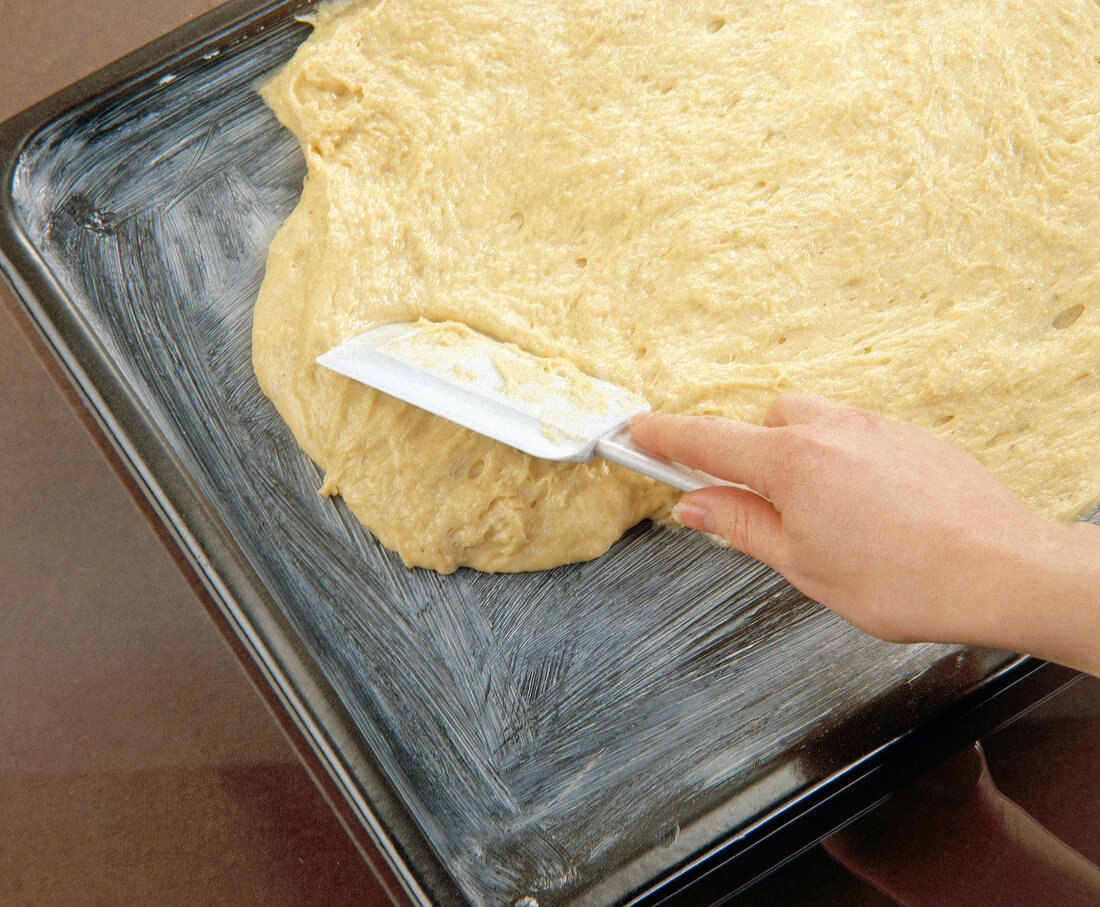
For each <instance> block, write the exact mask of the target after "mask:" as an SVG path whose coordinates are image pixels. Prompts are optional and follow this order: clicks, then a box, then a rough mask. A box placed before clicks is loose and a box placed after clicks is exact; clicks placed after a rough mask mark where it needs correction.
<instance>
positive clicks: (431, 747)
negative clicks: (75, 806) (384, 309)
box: [0, 3, 1052, 905]
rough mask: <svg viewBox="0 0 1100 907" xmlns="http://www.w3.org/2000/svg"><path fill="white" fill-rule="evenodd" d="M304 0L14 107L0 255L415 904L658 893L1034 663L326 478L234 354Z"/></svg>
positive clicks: (294, 171)
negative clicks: (430, 557)
mask: <svg viewBox="0 0 1100 907" xmlns="http://www.w3.org/2000/svg"><path fill="white" fill-rule="evenodd" d="M303 5H305V4H300V3H282V4H269V5H267V6H264V7H261V8H260V9H259V10H256V9H255V8H254V7H253V5H251V4H245V3H235V4H230V5H229V6H227V7H224V8H222V9H221V10H219V11H217V12H216V13H214V14H212V15H211V16H208V17H206V18H204V19H202V20H199V21H198V22H196V23H194V24H193V25H191V26H189V27H188V28H187V29H185V30H183V31H182V32H181V33H180V34H179V35H177V36H176V39H175V40H174V41H170V42H162V43H160V44H159V45H157V46H155V47H153V48H151V49H146V50H145V51H142V52H139V53H138V54H137V55H135V56H134V57H132V58H129V59H128V60H125V61H122V63H120V64H118V65H116V66H115V67H112V68H111V69H110V70H109V71H107V72H106V73H104V74H102V75H99V76H97V77H93V79H92V80H91V81H90V82H88V83H85V84H83V85H79V86H76V87H75V88H74V89H72V90H70V91H68V92H66V93H63V94H62V95H61V96H59V97H58V98H55V99H52V100H51V101H48V102H45V103H44V104H43V105H40V107H39V108H37V109H34V110H32V111H30V112H29V113H28V114H26V115H23V116H21V117H19V118H16V119H15V120H13V121H11V122H10V123H9V124H7V125H6V126H5V127H4V129H5V131H4V132H3V135H2V140H3V143H2V145H0V153H2V154H3V155H4V158H5V160H0V163H5V166H7V167H8V168H9V169H8V171H7V172H8V181H7V182H6V183H5V194H4V198H3V204H4V208H5V210H4V224H3V229H2V231H0V242H2V248H3V253H4V256H3V265H4V269H5V271H6V273H7V274H8V276H9V277H10V278H11V280H12V282H13V284H14V285H15V286H16V288H17V291H18V292H19V295H20V296H21V298H22V299H23V300H24V302H25V304H26V306H27V313H28V314H29V315H30V317H31V318H32V319H33V321H34V322H35V324H36V325H37V326H38V328H39V330H40V331H41V332H42V334H43V335H44V337H45V338H46V339H47V341H48V343H49V344H50V345H51V346H52V348H53V350H54V352H55V353H56V355H57V356H58V357H59V359H60V360H61V361H62V362H63V363H64V364H65V366H66V367H67V368H68V370H69V372H70V374H71V376H72V378H73V381H74V383H76V385H77V386H78V387H79V388H80V390H81V392H82V393H83V394H84V395H85V397H86V399H87V401H88V402H89V404H90V406H91V407H92V408H93V410H94V411H95V413H96V415H97V418H98V419H99V421H100V424H101V425H102V427H103V428H104V430H105V432H107V434H108V435H109V436H110V438H111V440H112V442H113V443H114V444H115V445H116V447H117V449H118V450H119V451H120V453H121V454H122V455H123V457H124V458H125V460H126V461H127V463H128V465H129V467H130V469H131V470H132V472H133V474H134V475H135V476H136V477H137V479H138V480H139V482H140V483H141V485H142V487H143V488H144V490H145V493H146V494H147V495H148V496H149V498H150V500H151V501H152V502H153V504H154V506H155V507H156V508H157V510H158V512H159V513H160V514H161V516H162V518H163V519H164V521H165V523H166V525H167V526H168V527H169V529H170V531H171V532H172V533H173V534H174V536H175V538H176V540H177V543H178V544H179V545H180V546H181V548H182V549H183V550H184V551H185V553H186V554H187V556H188V557H189V558H190V560H191V563H192V566H193V568H194V570H195V571H196V573H197V574H198V575H199V576H200V577H201V578H202V580H203V582H204V583H205V584H206V585H207V587H208V589H209V590H210V592H211V594H212V595H213V596H214V598H215V600H216V601H217V603H218V605H219V607H221V608H222V609H223V611H224V612H225V614H226V616H227V617H228V618H229V620H230V622H231V623H232V624H233V626H234V627H235V629H236V632H237V633H239V634H240V635H241V637H242V639H244V640H245V642H246V644H247V645H248V647H249V649H250V650H251V652H252V653H253V655H254V657H255V658H256V659H257V660H258V661H259V662H260V664H261V665H262V667H263V670H264V671H265V673H266V675H267V678H268V680H269V682H270V683H271V684H272V687H273V689H274V690H275V691H276V692H277V694H278V696H279V697H280V699H281V701H282V704H283V706H284V707H285V708H286V709H287V710H288V711H289V712H290V713H291V714H292V715H293V716H294V718H295V720H296V721H297V722H298V724H299V725H300V727H301V730H302V733H303V735H304V736H305V737H306V738H307V739H308V740H309V742H310V745H311V746H313V747H314V749H315V750H316V752H317V753H318V755H319V756H320V758H321V760H322V762H323V763H324V764H325V766H326V768H327V770H328V771H329V772H330V773H331V774H332V775H333V778H334V779H336V782H337V783H338V785H339V787H340V789H341V791H342V793H343V794H344V796H346V797H347V798H348V801H349V803H351V804H352V806H353V808H354V810H355V812H356V815H357V817H358V818H359V820H360V821H361V822H362V823H363V825H364V827H365V828H367V829H368V831H369V832H370V835H371V837H372V839H373V840H374V841H375V843H377V844H378V845H379V846H380V847H382V848H383V849H384V850H385V851H386V852H387V854H388V856H389V857H390V859H391V860H392V861H393V863H394V865H395V867H396V868H397V870H398V872H399V873H400V874H401V875H402V877H403V879H404V881H405V884H406V885H407V886H408V890H409V892H410V893H411V894H412V895H413V897H414V898H416V899H431V900H436V901H442V902H451V903H462V902H469V903H474V904H498V903H512V902H514V901H516V900H518V899H521V898H523V897H525V896H528V895H529V896H532V897H534V898H536V899H537V901H538V903H539V904H542V905H549V904H558V903H606V902H622V901H626V900H629V899H631V898H632V897H635V896H640V895H644V894H645V893H646V892H647V891H648V892H650V894H651V895H652V896H654V897H656V896H657V895H653V894H652V892H653V890H655V886H659V884H660V883H662V882H664V883H667V884H668V886H670V887H669V888H667V889H666V890H671V887H675V885H678V884H680V883H681V882H683V881H684V880H690V879H692V878H693V877H699V876H702V875H704V874H705V872H706V871H709V869H710V868H711V864H713V863H715V862H724V861H727V860H729V861H734V860H735V858H736V857H737V855H738V854H739V853H741V852H742V851H744V850H746V849H748V848H749V845H750V844H752V843H753V842H754V841H755V840H757V839H759V838H761V837H762V836H764V837H766V836H767V835H768V834H771V831H770V830H769V829H771V828H773V827H779V826H780V825H790V824H791V823H792V819H793V818H795V817H798V816H805V815H807V814H808V813H809V811H810V808H811V807H814V808H817V807H819V806H820V804H821V802H822V800H823V799H824V794H823V792H828V791H829V790H830V787H829V786H830V785H831V784H832V785H837V786H846V785H848V781H849V780H850V779H851V778H853V777H855V776H856V775H857V774H861V773H862V774H866V772H867V771H870V768H872V767H874V766H881V765H882V764H884V763H883V760H884V758H885V756H884V754H885V755H889V754H890V753H891V752H893V750H892V748H898V747H900V746H901V745H902V743H904V742H905V741H906V740H908V739H909V738H912V737H914V735H916V736H919V735H920V733H921V732H922V729H923V731H927V730H928V729H929V728H934V727H937V726H947V725H946V724H943V723H944V722H946V720H947V719H946V718H945V716H950V715H955V716H956V718H957V717H958V716H959V715H962V714H964V713H965V712H966V710H967V709H972V707H973V706H974V704H975V703H978V702H980V701H985V700H990V699H992V698H993V695H994V693H996V692H998V691H999V690H1001V689H1003V688H1005V687H1007V686H1010V685H1012V684H1013V683H1016V682H1017V681H1018V680H1019V679H1020V678H1027V677H1029V676H1032V675H1034V674H1035V672H1036V668H1037V665H1036V663H1034V662H1029V661H1026V660H1019V659H1012V658H1010V657H1008V656H1005V655H1003V654H999V653H992V652H982V651H974V650H965V651H964V650H958V649H952V648H947V647H942V646H913V647H902V646H894V645H889V644H887V643H883V642H879V641H877V640H874V639H872V638H870V637H868V636H866V635H863V634H861V633H860V632H858V631H856V630H854V629H853V628H851V627H850V626H848V625H847V624H845V623H844V622H843V621H841V620H839V619H837V618H835V617H833V616H832V615H830V614H829V613H827V612H824V611H822V610H821V609H819V608H817V607H816V606H814V605H813V604H811V603H809V602H807V601H805V600H804V599H803V598H801V597H800V596H799V595H798V594H796V593H795V592H793V591H792V590H791V589H790V588H789V587H788V586H786V585H785V584H784V583H783V582H782V581H780V580H778V579H777V578H776V577H775V576H774V575H773V574H771V573H770V572H768V571H766V570H764V569H762V568H761V567H760V566H759V565H758V564H755V563H753V562H751V561H749V560H747V559H745V558H743V557H740V556H738V555H736V554H734V553H732V552H730V551H727V550H722V549H718V548H716V547H713V546H712V545H710V544H709V543H708V542H707V541H706V540H704V539H702V538H699V537H697V536H694V535H691V534H687V533H679V534H678V533H676V532H673V531H669V530H660V529H657V528H654V527H652V526H648V525H647V526H642V527H639V528H637V529H635V530H634V531H632V532H631V533H629V534H628V535H627V536H626V537H625V538H624V539H623V540H622V541H621V542H620V543H619V544H617V545H616V546H615V547H614V548H613V550H612V551H611V552H610V553H609V554H607V555H606V556H605V557H602V558H600V559H598V560H596V561H594V562H591V563H587V564H579V565H574V566H570V567H564V568H560V569H557V570H554V571H550V572H545V573H536V574H527V575H501V576H489V575H484V574H477V573H473V572H468V571H459V572H458V573H455V574H453V575H450V576H438V575H435V574H432V573H427V572H422V571H409V570H406V569H405V568H404V567H403V566H402V565H401V563H400V562H399V560H398V559H397V558H396V557H395V556H393V555H391V554H389V553H388V552H386V551H384V550H383V549H381V548H380V547H379V546H378V545H377V544H376V543H375V542H374V540H373V539H372V538H371V537H370V535H369V534H368V533H367V532H366V531H365V530H364V529H363V528H362V527H361V526H360V525H359V524H358V523H357V522H356V521H355V520H354V519H353V518H351V517H350V515H349V513H348V511H347V510H346V508H344V506H343V505H342V504H341V503H340V502H339V501H336V502H333V501H330V500H327V499H324V498H321V497H320V496H318V495H317V493H316V489H317V488H318V486H319V484H320V478H319V476H318V473H317V470H316V469H315V468H314V466H313V465H312V464H311V463H310V462H309V461H308V460H307V459H306V457H305V456H304V455H303V454H302V453H301V452H300V451H299V450H298V448H297V446H296V444H295V443H294V440H293V439H292V437H291V436H290V434H289V432H288V431H287V430H286V428H285V427H284V426H283V424H282V422H281V421H280V420H279V418H278V417H277V415H276V414H275V412H274V411H273V409H272V407H271V406H270V404H269V403H268V402H267V400H266V399H265V398H264V397H263V396H262V394H261V393H260V391H259V389H258V387H257V385H256V382H255V379H254V377H253V374H252V370H251V366H250V358H249V355H250V330H251V308H252V303H253V300H254V298H255V295H256V292H257V289H258V287H259V283H260V280H261V278H262V275H263V269H264V260H265V254H266V249H267V244H268V242H269V241H270V239H271V237H272V236H273V234H274V232H275V230H276V229H277V228H278V226H279V224H280V223H281V222H282V220H283V219H284V218H285V217H286V216H287V215H288V214H289V213H290V211H291V210H292V209H293V207H294V205H295V203H296V201H297V198H298V194H299V192H300V188H301V182H302V178H303V175H304V167H303V162H302V159H301V156H300V154H299V152H298V149H297V146H296V145H295V143H294V141H293V140H292V138H291V137H290V136H289V135H288V134H286V133H285V132H284V131H283V130H281V129H280V128H279V126H278V124H277V123H276V121H275V119H274V117H273V116H272V115H271V114H270V113H269V111H268V110H267V109H266V108H265V107H264V105H263V104H262V103H261V101H260V99H259V98H258V96H257V95H256V94H255V93H254V91H253V90H252V88H251V85H252V82H253V81H254V80H255V79H256V78H257V77H258V76H260V75H261V74H263V73H264V72H266V71H268V70H269V69H271V68H272V67H274V66H276V65H277V64H279V63H280V62H282V61H284V60H285V59H287V58H288V57H289V56H290V54H291V53H292V52H293V50H294V48H295V46H296V45H297V43H298V42H299V41H301V40H302V38H303V37H304V36H305V35H306V34H307V32H308V26H306V25H304V24H302V23H300V22H297V21H295V20H294V19H293V15H292V14H293V13H294V12H295V11H296V10H297V9H298V8H299V7H301V6H303ZM181 47H182V48H183V49H181ZM24 139H26V141H25V144H23V142H24ZM18 146H21V147H18ZM1051 682H1052V681H1049V680H1048V681H1047V686H1048V687H1049V685H1050V683H1051ZM1039 686H1040V687H1041V686H1042V685H1041V684H1040V685H1039ZM1038 688H1039V687H1036V689H1038ZM964 694H966V695H967V697H969V698H966V697H964ZM1030 695H1031V696H1032V698H1034V696H1035V695H1037V693H1034V692H1033V693H1032V694H1030ZM960 703H962V704H965V708H962V707H961V706H960ZM1002 717H1003V716H1002ZM992 720H996V719H990V718H987V719H985V721H986V724H988V723H989V722H990V721H992ZM952 727H954V725H952ZM974 727H979V728H980V727H982V725H981V722H980V721H977V722H976V723H974V724H973V725H972V726H970V727H969V728H967V727H964V728H963V729H962V730H961V731H956V733H963V734H965V732H966V730H968V729H973V728H974ZM948 736H950V735H948ZM899 752H900V750H899ZM838 779H839V781H842V782H843V785H840V784H839V783H838ZM853 802H854V801H853ZM842 818H843V815H833V816H832V817H831V818H830V819H828V820H824V819H823V820H821V821H820V822H818V825H817V826H813V825H812V823H811V824H810V825H807V827H806V829H805V830H804V831H803V832H802V834H803V836H804V837H806V840H805V841H804V842H803V843H808V842H809V841H810V840H812V837H813V834H815V833H816V834H820V833H821V832H822V831H825V830H827V828H826V827H825V826H824V824H822V823H823V822H825V821H829V822H832V823H833V824H835V822H836V821H839V820H840V819H842ZM754 835H755V837H754ZM777 840H778V839H777ZM797 844H798V842H797V840H796V839H794V838H790V839H789V840H787V842H786V843H785V844H784V845H782V846H785V847H787V848H788V850H789V848H791V847H795V846H797ZM785 855H789V853H787V852H783V851H782V847H780V850H779V851H776V852H774V853H773V855H772V857H771V859H772V860H773V861H774V860H778V859H781V858H782V857H783V856H785ZM708 860H710V861H711V863H708V862H707V861H708ZM758 862H759V861H758ZM746 865H748V864H746ZM753 866H754V868H752V869H751V871H757V870H758V869H760V868H766V866H765V864H764V863H760V864H759V865H756V864H753ZM746 872H750V870H748V869H746V870H742V871H741V874H742V876H744V875H745V873H746ZM750 874H751V872H750ZM735 879H736V876H735ZM743 880H744V879H742V881H743Z"/></svg>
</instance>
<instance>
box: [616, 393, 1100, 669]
mask: <svg viewBox="0 0 1100 907" xmlns="http://www.w3.org/2000/svg"><path fill="white" fill-rule="evenodd" d="M631 427H632V431H633V434H634V438H635V440H636V441H638V443H639V444H641V445H643V446H644V447H647V448H649V449H650V450H653V451H654V452H655V453H658V454H662V455H664V456H667V457H670V458H672V459H675V460H678V461H680V462H682V463H686V464H688V465H689V466H694V467H697V468H699V469H702V470H705V471H707V472H709V473H711V474H713V475H715V476H718V477H720V478H724V479H728V480H730V481H733V482H737V483H740V484H743V485H746V486H748V487H749V488H751V489H753V490H754V491H757V492H759V495H757V494H753V493H751V492H749V491H744V490H742V489H737V488H730V487H723V486H715V487H712V488H705V489H702V490H700V491H696V492H692V493H690V494H687V495H685V496H684V497H683V498H682V499H681V500H680V503H679V504H677V506H676V508H675V509H674V511H673V513H674V516H675V517H676V518H677V519H678V520H679V521H680V522H682V523H683V524H684V525H685V526H689V527H691V528H693V529H701V530H705V531H707V532H711V533H714V534H717V535H719V536H722V537H723V538H725V539H726V540H728V541H729V542H730V543H731V544H732V545H733V546H734V547H735V548H738V549H739V550H741V551H744V552H745V553H746V554H749V555H751V556H753V557H755V558H758V559H759V560H761V561H763V562H764V563H766V564H768V565H769V566H771V567H773V568H774V569H776V570H777V571H779V572H780V573H782V574H783V575H784V576H785V577H786V578H787V579H788V580H789V581H790V582H791V583H792V584H793V585H794V586H796V587H797V588H798V589H799V590H801V591H802V592H803V593H805V594H806V595H807V596H809V597H810V598H813V599H815V600H816V601H818V602H820V603H821V604H823V605H825V606H827V607H829V608H831V609H833V610H834V611H836V612H837V613H839V614H840V615H841V616H843V617H845V618H847V619H848V620H850V621H851V622H852V623H854V624H856V625H857V626H859V627H861V628H862V629H864V630H867V631H868V632H870V633H873V634H874V635H876V636H879V637H881V638H884V639H888V640H893V641H897V642H915V641H938V642H957V643H972V644H981V645H991V646H998V647H1001V648H1009V649H1013V650H1015V651H1031V652H1034V653H1036V654H1045V656H1046V657H1052V658H1054V659H1055V660H1059V661H1062V663H1066V664H1072V665H1073V666H1074V667H1081V666H1082V665H1086V666H1085V667H1084V669H1086V670H1090V669H1091V670H1095V668H1096V665H1097V661H1098V660H1097V659H1096V658H1095V657H1094V655H1093V654H1092V653H1088V658H1087V659H1084V656H1082V654H1081V653H1080V652H1078V651H1077V650H1076V649H1072V651H1071V648H1072V644H1073V643H1074V639H1073V637H1078V636H1079V635H1080V633H1081V632H1082V630H1083V629H1084V628H1082V627H1080V626H1079V625H1077V624H1075V620H1074V619H1072V618H1076V617H1080V615H1070V616H1066V615H1065V614H1062V613H1058V612H1057V609H1058V607H1059V603H1058V602H1055V601H1054V600H1055V599H1058V600H1060V601H1062V602H1064V600H1065V595H1064V594H1063V593H1067V592H1068V593H1069V598H1070V599H1071V600H1072V601H1073V607H1074V608H1076V609H1078V610H1086V609H1088V608H1090V607H1091V608H1092V611H1093V612H1096V613H1093V614H1091V616H1090V617H1089V619H1090V620H1092V621H1093V622H1094V623H1100V620H1098V614H1100V608H1097V607H1096V605H1097V604H1098V603H1097V602H1096V599H1095V595H1096V593H1095V591H1094V590H1095V589H1097V588H1100V587H1098V586H1096V585H1093V586H1091V588H1086V587H1085V584H1084V583H1082V582H1081V581H1080V578H1079V577H1078V578H1076V579H1075V578H1074V577H1073V576H1069V575H1068V574H1069V573H1071V572H1072V571H1067V570H1065V569H1064V568H1065V566H1066V564H1067V563H1068V564H1070V565H1074V564H1076V566H1078V567H1081V566H1082V565H1083V564H1084V563H1085V562H1091V565H1092V566H1091V571H1088V570H1086V571H1085V572H1087V573H1090V575H1091V576H1092V577H1093V578H1098V577H1097V573H1098V572H1100V557H1098V556H1097V555H1098V553H1100V549H1098V548H1097V545H1096V541H1097V533H1094V532H1093V533H1085V534H1086V535H1088V536H1089V538H1086V539H1085V540H1084V546H1083V547H1082V543H1081V538H1079V536H1081V533H1080V532H1077V533H1076V534H1074V533H1073V532H1071V531H1069V529H1070V527H1068V526H1066V525H1063V524H1052V523H1046V522H1043V521H1042V520H1040V519H1038V518H1037V517H1036V516H1035V515H1034V514H1032V513H1031V511H1030V510H1029V509H1028V508H1027V507H1026V506H1025V505H1024V503H1023V502H1022V501H1021V500H1020V499H1019V498H1017V497H1016V496H1015V495H1014V494H1013V493H1012V492H1011V491H1009V489H1008V488H1007V487H1006V486H1005V485H1003V484H1002V483H1001V482H1000V480H998V479H997V478H996V477H995V476H994V475H993V474H992V473H991V472H990V471H989V470H987V469H986V468H985V467H984V466H982V465H981V464H980V463H979V462H978V461H977V460H976V459H975V458H974V457H972V456H971V455H970V454H968V453H966V452H965V451H963V450H961V449H959V448H957V447H954V446H952V445H950V444H948V443H946V442H944V441H941V440H940V439H938V438H936V437H935V436H934V435H932V434H931V433H929V432H927V431H925V430H923V429H920V428H918V427H916V426H913V425H897V424H894V423H891V422H888V421H887V420H886V419H884V418H883V417H881V416H878V415H876V414H874V413H870V412H868V411H866V410H860V409H854V408H851V407H847V406H842V405H840V404H838V403H835V402H832V401H829V400H825V399H823V398H821V397H810V396H802V395H786V396H782V397H779V398H777V399H776V400H775V402H774V403H773V404H772V406H771V408H770V409H769V410H768V413H767V415H766V417H765V419H764V424H763V425H752V424H748V423H744V422H737V421H734V420H730V419H724V418H720V417H709V416H703V417H688V416H671V415H664V414H648V415H645V416H641V417H637V418H636V419H635V421H634V422H633V423H632V426H631ZM1078 526H1079V527H1081V528H1083V529H1086V530H1094V529H1095V528H1096V527H1092V526H1082V524H1078ZM1071 536H1072V538H1071ZM1080 572H1081V571H1080V570H1078V573H1080ZM1067 582H1069V583H1076V584H1077V585H1075V586H1074V587H1073V588H1072V589H1068V590H1067V588H1066V583H1067ZM1048 601H1049V602H1051V604H1052V605H1053V610H1052V611H1050V612H1049V613H1040V612H1042V610H1043V603H1046V602H1048ZM1036 616H1039V617H1040V618H1041V620H1039V621H1035V620H1033V618H1035V617H1036ZM1048 618H1049V619H1048ZM1096 629H1097V630H1098V631H1100V626H1097V628H1096ZM1093 638H1094V639H1096V638H1100V637H1097V636H1095V635H1094V636H1093ZM1083 659H1084V660H1083Z"/></svg>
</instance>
